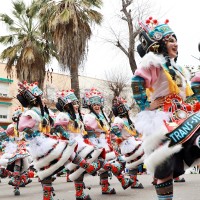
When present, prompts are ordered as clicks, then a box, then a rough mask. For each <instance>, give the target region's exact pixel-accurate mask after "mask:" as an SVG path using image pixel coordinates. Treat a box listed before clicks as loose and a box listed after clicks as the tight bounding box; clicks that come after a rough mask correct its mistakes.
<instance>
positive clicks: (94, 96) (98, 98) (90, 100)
mask: <svg viewBox="0 0 200 200" xmlns="http://www.w3.org/2000/svg"><path fill="white" fill-rule="evenodd" d="M84 99H85V102H86V103H87V105H93V104H99V105H100V106H103V105H104V98H103V96H102V93H101V92H99V91H98V90H97V89H96V88H91V89H90V90H89V91H88V92H85V94H84Z"/></svg>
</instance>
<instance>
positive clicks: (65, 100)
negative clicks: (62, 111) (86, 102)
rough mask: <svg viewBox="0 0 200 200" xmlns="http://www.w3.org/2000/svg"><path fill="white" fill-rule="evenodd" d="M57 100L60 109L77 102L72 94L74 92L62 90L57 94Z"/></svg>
mask: <svg viewBox="0 0 200 200" xmlns="http://www.w3.org/2000/svg"><path fill="white" fill-rule="evenodd" d="M57 98H58V103H59V104H60V106H61V107H62V108H64V107H65V106H66V105H67V104H69V103H72V102H74V101H78V99H77V97H76V95H75V94H74V90H62V91H60V92H57Z"/></svg>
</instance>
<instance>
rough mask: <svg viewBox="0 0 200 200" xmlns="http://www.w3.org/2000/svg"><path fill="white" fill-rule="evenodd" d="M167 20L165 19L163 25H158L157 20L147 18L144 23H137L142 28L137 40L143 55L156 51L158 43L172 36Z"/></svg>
mask: <svg viewBox="0 0 200 200" xmlns="http://www.w3.org/2000/svg"><path fill="white" fill-rule="evenodd" d="M168 22H169V20H168V19H166V20H165V22H164V23H159V22H158V20H157V19H153V18H152V17H149V19H147V20H146V22H145V23H143V22H139V25H140V27H141V28H142V30H141V32H140V34H139V40H140V42H141V44H140V45H141V47H142V49H143V50H144V51H145V53H147V52H149V51H150V50H151V51H157V49H158V47H159V44H158V42H159V41H161V40H162V39H165V40H168V39H169V37H170V36H171V35H174V32H173V31H172V29H171V28H170V27H169V26H168Z"/></svg>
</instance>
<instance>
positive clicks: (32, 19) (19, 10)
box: [0, 0, 56, 88]
mask: <svg viewBox="0 0 200 200" xmlns="http://www.w3.org/2000/svg"><path fill="white" fill-rule="evenodd" d="M34 4H35V1H33V2H32V4H31V5H30V6H26V5H25V3H24V2H23V1H22V0H19V1H16V2H13V11H12V17H10V16H9V15H7V14H0V20H1V21H2V22H4V24H5V25H6V26H7V29H8V31H9V35H5V36H0V43H1V44H3V45H5V46H7V47H6V49H4V50H3V51H2V53H1V55H0V58H1V59H2V60H6V70H7V73H8V76H9V77H12V75H11V74H12V72H13V68H12V67H13V65H16V66H15V67H16V74H17V78H18V79H19V80H20V81H23V80H26V81H28V82H35V81H38V84H39V86H40V87H41V88H43V83H44V79H45V64H46V63H48V62H49V61H50V58H51V55H53V56H56V53H55V51H54V48H53V46H52V43H51V42H48V41H47V40H45V39H44V35H43V34H42V32H41V31H40V27H39V20H38V18H37V17H38V14H37V13H38V10H37V9H31V7H32V6H33V5H34ZM30 10H31V12H30Z"/></svg>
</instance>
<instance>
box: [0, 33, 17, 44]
mask: <svg viewBox="0 0 200 200" xmlns="http://www.w3.org/2000/svg"><path fill="white" fill-rule="evenodd" d="M15 38H16V35H5V36H0V43H1V44H3V45H8V44H12V43H13V42H14V40H15Z"/></svg>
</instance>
